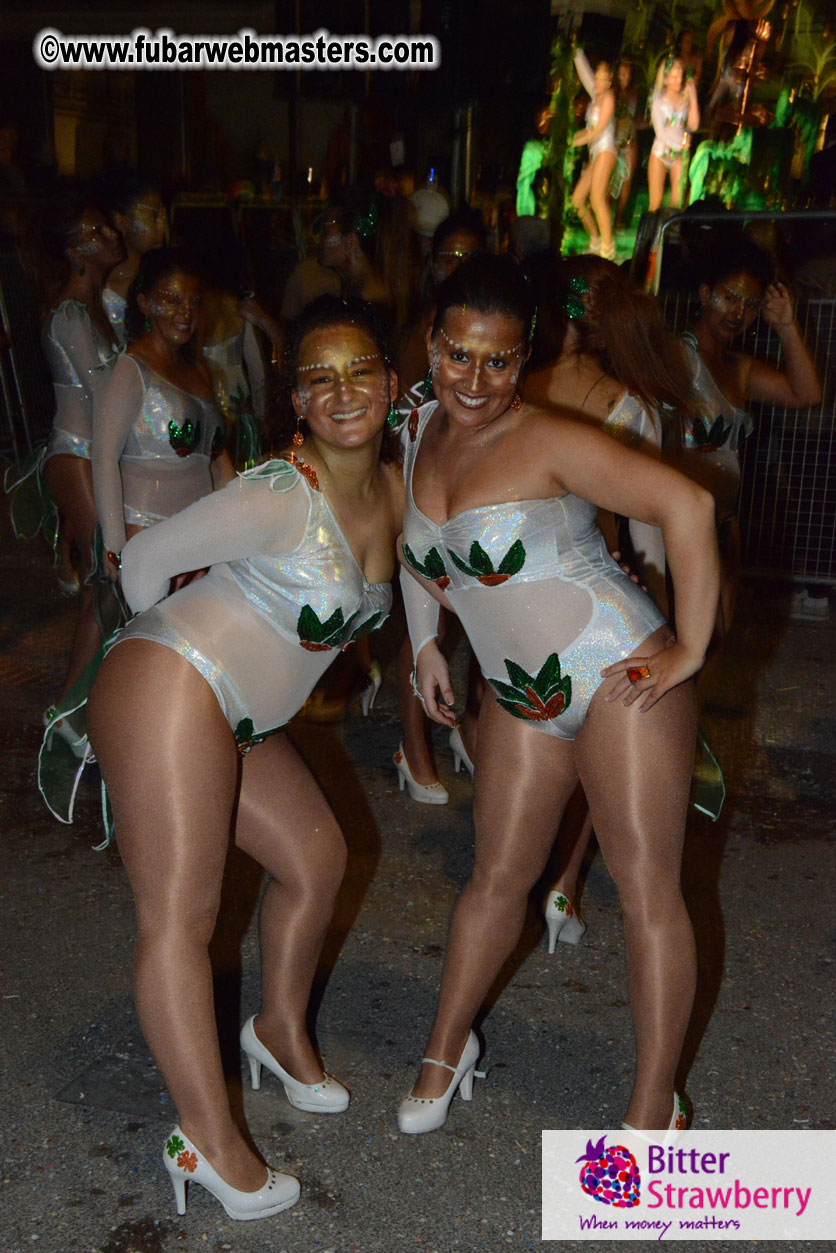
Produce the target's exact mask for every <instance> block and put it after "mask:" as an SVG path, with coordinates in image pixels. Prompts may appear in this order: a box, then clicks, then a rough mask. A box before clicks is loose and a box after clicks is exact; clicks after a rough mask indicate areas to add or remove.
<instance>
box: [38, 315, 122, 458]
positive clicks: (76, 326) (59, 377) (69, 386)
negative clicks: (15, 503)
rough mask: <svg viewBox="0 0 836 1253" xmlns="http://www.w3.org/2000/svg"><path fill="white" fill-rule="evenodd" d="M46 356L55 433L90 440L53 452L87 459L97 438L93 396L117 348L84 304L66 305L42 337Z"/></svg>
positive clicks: (115, 357) (48, 323)
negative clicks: (53, 410)
mask: <svg viewBox="0 0 836 1253" xmlns="http://www.w3.org/2000/svg"><path fill="white" fill-rule="evenodd" d="M42 343H43V349H44V354H45V356H46V359H47V363H48V365H49V373H50V376H51V378H52V385H53V388H54V390H55V418H54V429H55V430H56V431H60V432H62V433H63V434H64V435H65V436H71V437H74V438H76V439H78V440H81V441H84V440H86V441H87V445H86V449H87V450H86V452H84V451H81V450H82V449H83V448H84V447H85V445H84V444H83V443H78V444H75V443H71V442H67V443H66V444H65V446H64V447H63V448H60V449H58V448H55V449H52V450H51V451H50V453H49V455H50V456H54V455H55V454H56V453H57V452H59V451H60V452H62V453H66V454H68V455H69V456H71V457H83V456H87V457H89V455H90V452H89V441H90V439H91V438H92V435H93V393H94V392H95V390H96V388H97V387H99V386H100V385H101V383H102V381H103V380H104V379H105V378H106V377H107V375H108V374H109V373H110V371H111V370H112V368H113V366H114V365H115V363H116V360H117V357H118V355H119V352H118V345H116V344H113V343H108V342H107V341H106V340H105V339H104V338H103V337H102V336H101V335H100V334H99V332H98V330H97V329H96V327H95V326H94V325H93V323H92V322H91V320H90V315H89V314H88V312H87V308H86V306H85V305H83V304H81V302H80V301H78V300H64V301H62V303H61V304H60V305H58V307H57V308H56V309H53V310H52V313H51V314H50V316H49V320H48V322H47V324H46V326H45V328H44V333H43V337H42Z"/></svg>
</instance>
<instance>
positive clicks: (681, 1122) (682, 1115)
mask: <svg viewBox="0 0 836 1253" xmlns="http://www.w3.org/2000/svg"><path fill="white" fill-rule="evenodd" d="M687 1127H688V1110H687V1108H686V1105H685V1102H684V1101H683V1099H682V1097H681V1096H680V1095H679V1093H678V1092H674V1094H673V1114H672V1115H671V1121H670V1126H669V1127H668V1130H667V1133H666V1134H670V1132H671V1131H685V1130H687ZM621 1130H622V1131H632V1132H633V1134H634V1135H637V1136H641V1137H642V1139H644V1140H647V1139H649V1138H650V1137H649V1135H648V1133H647V1132H645V1131H636V1128H635V1127H631V1126H630V1124H629V1123H628V1122H623V1123H622V1124H621Z"/></svg>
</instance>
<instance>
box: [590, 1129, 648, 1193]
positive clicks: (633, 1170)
mask: <svg viewBox="0 0 836 1253" xmlns="http://www.w3.org/2000/svg"><path fill="white" fill-rule="evenodd" d="M606 1138H607V1137H606V1136H601V1139H600V1140H599V1141H598V1143H597V1144H593V1143H592V1141H591V1140H587V1142H586V1152H585V1153H584V1154H583V1155H582V1156H581V1157H579V1158H578V1159H577V1160H578V1161H579V1162H583V1165H582V1166H581V1173H580V1175H579V1180H580V1185H581V1187H582V1188H583V1190H584V1192H585V1193H586V1194H587V1196H591V1197H592V1199H593V1201H600V1202H601V1204H602V1205H612V1206H614V1207H615V1208H616V1209H632V1208H633V1206H634V1205H638V1203H639V1196H640V1193H641V1176H640V1174H639V1168H638V1165H637V1164H636V1159H635V1157H633V1154H632V1153H631V1152H630V1150H629V1149H625V1147H624V1145H623V1144H608V1145H606V1146H605V1145H604V1141H605V1140H606Z"/></svg>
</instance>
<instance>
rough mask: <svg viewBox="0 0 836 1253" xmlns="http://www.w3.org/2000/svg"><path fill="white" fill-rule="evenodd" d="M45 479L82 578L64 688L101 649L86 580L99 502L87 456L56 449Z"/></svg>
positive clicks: (45, 473) (67, 688) (91, 590)
mask: <svg viewBox="0 0 836 1253" xmlns="http://www.w3.org/2000/svg"><path fill="white" fill-rule="evenodd" d="M44 480H45V482H46V486H47V488H48V490H49V494H50V496H51V497H52V499H53V500H54V501H55V505H56V508H57V509H58V512H59V514H60V515H61V519H62V530H63V532H64V537H65V542H66V544H67V546H68V548H70V549H75V552H76V561H77V563H78V575H79V579H80V580H81V596H80V598H79V599H80V601H81V611H80V613H79V618H78V622H77V624H76V629H75V634H74V635H73V644H72V650H71V652H70V662H69V666H68V668H67V676H66V679H65V680H64V687H63V689H62V691H61V695H62V696H63V695H64V693H65V692H67V691H69V689H70V688H71V687H72V685H73V683H75V681H76V679H77V678H78V677H79V675H80V674H81V672H82V671H83V670H84V669H85V667H86V666H88V665H89V663H90V662H91V661H92V660H93V658H94V657H95V655H96V653H97V652H98V649H99V644H100V640H99V630H98V627H97V626H96V620H95V618H94V617H93V589H92V588H90V587H87V586H86V584H85V582H84V580H85V579H86V578H87V575H88V574H89V573H90V559H91V545H92V542H93V528H94V526H95V525H96V519H97V514H96V502H95V500H94V498H93V471H92V468H91V466H90V462H89V461H88V460H87V459H86V458H85V457H71V456H68V455H66V454H64V453H56V454H55V456H53V457H50V458H49V459H48V460H47V462H46V464H45V465H44Z"/></svg>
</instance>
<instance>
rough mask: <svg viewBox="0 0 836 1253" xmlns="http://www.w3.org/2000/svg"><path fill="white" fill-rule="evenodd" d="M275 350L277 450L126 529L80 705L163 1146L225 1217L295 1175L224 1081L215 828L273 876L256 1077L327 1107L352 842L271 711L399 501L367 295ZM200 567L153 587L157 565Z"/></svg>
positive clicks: (329, 648)
mask: <svg viewBox="0 0 836 1253" xmlns="http://www.w3.org/2000/svg"><path fill="white" fill-rule="evenodd" d="M286 351H287V356H286V366H287V370H286V373H287V377H288V378H289V379H291V380H292V381H293V386H294V391H293V408H294V410H295V414H296V421H297V431H296V436H294V439H293V441H292V444H291V445H290V446H291V447H292V455H291V456H290V458H289V460H277V461H270V462H267V463H266V464H264V465H262V466H259V467H258V468H257V469H255V470H253V471H250V472H248V473H246V474H244V475H242V476H240V477H239V478H237V479H236V480H235V481H234V482H233V483H231V484H229V485H228V486H227V487H226V488H225V489H224V490H223V491H221V492H217V493H215V494H213V495H211V496H208V497H206V498H205V499H203V500H200V501H198V502H197V503H196V504H194V505H192V506H190V507H189V508H188V509H186V510H184V511H183V512H181V513H178V514H177V516H176V517H173V518H170V519H168V520H167V521H165V522H161V523H160V524H159V525H158V526H154V527H151V528H149V529H148V530H146V531H143V532H142V533H141V534H140V535H137V536H135V537H134V538H133V539H131V540H130V541H129V542H128V544H127V546H126V547H125V550H124V552H123V554H122V571H121V578H122V587H123V592H124V595H125V598H126V600H127V601H128V603H129V605H130V606H131V608H132V609H134V610H136V611H138V614H139V616H138V617H136V618H134V619H133V620H132V621H131V622H130V624H129V625H128V626H127V627H126V629H125V630H124V631H123V632H122V633H121V635H120V636H119V637H118V639H117V641H116V643H115V645H114V646H113V648H112V649H111V651H110V652H109V653H108V655H107V657H106V658H105V660H104V663H103V665H102V668H101V670H100V672H99V675H98V677H97V679H96V682H95V685H94V687H93V691H92V693H91V695H90V700H89V706H88V721H89V728H90V739H91V743H92V745H93V747H94V749H95V752H96V757H97V760H98V762H99V765H100V766H101V770H102V774H103V776H104V779H105V782H106V784H107V790H108V796H109V798H110V803H111V805H112V807H113V815H114V819H115V826H116V838H117V840H118V845H119V851H120V853H121V856H122V859H123V861H124V863H125V866H126V869H127V871H128V875H129V878H130V881H131V887H132V888H133V891H134V895H135V898H136V908H137V919H138V931H139V934H138V941H137V948H136V958H135V968H134V985H135V993H136V1002H137V1008H138V1011H139V1016H140V1021H141V1023H142V1028H143V1031H144V1033H145V1036H146V1039H147V1040H148V1043H149V1046H150V1048H151V1050H152V1052H153V1054H154V1056H155V1058H156V1060H157V1062H158V1064H159V1067H160V1070H161V1071H162V1073H163V1075H164V1077H165V1080H166V1083H167V1085H168V1088H169V1091H170V1093H171V1096H172V1099H173V1101H174V1104H175V1106H176V1107H177V1111H178V1119H179V1125H178V1126H177V1127H176V1128H175V1130H174V1132H173V1133H172V1134H171V1136H169V1138H168V1139H167V1141H166V1144H165V1148H164V1153H163V1161H164V1164H165V1166H166V1169H167V1170H168V1171H169V1173H170V1175H171V1178H172V1183H173V1186H174V1191H175V1195H176V1198H177V1203H178V1210H179V1212H180V1213H182V1212H184V1205H185V1199H184V1187H185V1183H186V1182H187V1181H188V1180H190V1179H191V1180H192V1181H196V1182H198V1183H201V1184H202V1185H203V1186H204V1187H205V1188H207V1189H208V1190H209V1191H210V1192H211V1193H212V1194H213V1195H214V1196H215V1197H217V1199H218V1200H219V1201H220V1202H221V1204H222V1205H223V1206H224V1208H225V1209H226V1211H227V1213H228V1214H229V1215H230V1217H232V1218H238V1219H246V1218H261V1217H267V1216H268V1215H270V1214H273V1213H276V1212H277V1211H279V1210H281V1209H284V1208H285V1207H287V1206H288V1205H292V1204H293V1203H294V1201H295V1200H296V1198H297V1197H298V1195H299V1184H298V1182H297V1181H296V1180H295V1179H293V1178H292V1177H291V1176H288V1175H277V1174H276V1172H275V1171H268V1170H267V1168H266V1167H265V1165H264V1163H263V1162H262V1161H261V1159H260V1157H259V1156H258V1154H257V1153H256V1152H254V1150H253V1148H252V1147H251V1145H250V1143H249V1142H248V1141H247V1140H246V1139H245V1138H244V1137H243V1136H242V1134H241V1131H240V1130H239V1128H238V1126H237V1124H236V1122H235V1120H234V1118H233V1115H232V1111H231V1109H230V1105H229V1098H228V1094H227V1090H226V1085H225V1083H224V1075H223V1070H222V1067H221V1058H220V1053H219V1048H218V1036H217V1030H216V1026H215V1019H214V1008H213V999H212V977H211V969H210V963H209V954H208V944H209V940H210V938H211V936H212V933H213V931H214V928H215V922H216V917H217V912H218V901H219V894H220V888H221V879H222V875H223V868H224V861H225V858H226V854H227V849H228V845H229V840H230V834H231V835H232V838H233V839H234V841H235V843H236V844H237V845H238V846H239V847H240V848H242V849H244V850H245V852H247V853H249V854H250V856H252V857H254V858H255V859H256V861H258V862H259V863H260V864H261V865H263V866H264V868H265V869H266V870H267V871H268V873H269V874H270V876H271V879H270V882H269V884H268V886H267V890H266V893H265V896H264V901H263V905H262V913H261V971H262V1007H261V1010H260V1012H259V1013H258V1014H257V1016H256V1017H255V1018H250V1019H249V1020H248V1022H247V1023H246V1024H245V1026H244V1028H243V1031H242V1033H241V1043H242V1047H243V1049H244V1051H245V1053H246V1054H247V1055H248V1057H249V1059H250V1066H251V1070H252V1075H253V1081H254V1085H255V1086H258V1080H259V1077H260V1071H261V1068H262V1067H264V1068H265V1069H266V1070H269V1071H270V1072H271V1073H272V1074H274V1075H276V1076H277V1077H278V1078H279V1080H280V1082H281V1083H282V1084H283V1086H284V1090H285V1093H286V1095H287V1097H288V1100H289V1101H290V1102H291V1104H292V1105H294V1106H295V1107H296V1108H297V1109H302V1110H308V1111H310V1112H313V1113H324V1114H328V1113H330V1114H336V1113H339V1112H340V1111H342V1110H344V1109H346V1108H347V1106H348V1101H349V1094H348V1092H347V1090H346V1089H345V1088H344V1087H343V1086H342V1084H340V1083H338V1082H337V1080H336V1079H332V1078H330V1077H329V1076H327V1075H325V1074H323V1068H322V1065H321V1063H320V1061H319V1059H318V1057H317V1054H316V1052H315V1050H314V1047H313V1044H312V1042H311V1040H310V1038H309V1036H308V1032H307V1026H306V1012H307V1006H308V999H309V996H310V989H311V982H312V980H313V977H314V972H315V969H316V964H317V960H318V958H319V954H320V952H321V949H322V945H323V942H324V940H325V935H326V932H327V929H328V925H329V922H330V919H331V914H332V911H333V907H334V901H335V898H336V894H337V891H338V889H339V886H340V883H341V881H342V878H343V874H344V870H345V862H346V849H345V843H344V841H343V837H342V834H341V832H340V830H339V828H338V826H337V824H336V821H335V819H334V816H333V814H332V813H331V810H330V809H329V807H328V805H327V803H326V801H325V799H324V797H323V795H322V793H321V792H320V790H319V788H318V787H317V785H316V783H315V782H314V780H313V778H312V777H311V775H310V773H309V772H308V770H307V768H306V767H305V765H304V764H303V762H302V761H301V759H300V758H299V756H298V755H297V753H296V751H295V749H294V748H293V747H292V745H291V743H290V741H289V740H288V739H287V737H286V736H285V735H284V734H283V728H284V726H285V725H286V724H287V722H288V721H289V720H290V719H291V718H292V717H293V716H294V714H295V713H296V712H297V711H298V709H299V708H300V706H301V705H302V703H303V702H304V700H305V698H306V697H307V695H308V693H309V692H310V691H311V689H312V687H313V685H314V684H315V683H316V681H317V679H318V678H319V677H320V675H322V674H323V672H324V671H325V669H326V668H327V667H328V665H329V664H330V663H331V661H332V660H333V659H334V657H335V656H337V655H338V654H339V652H340V650H341V649H342V648H344V647H345V646H346V645H347V644H348V643H349V642H350V641H351V640H352V639H354V638H356V637H357V636H358V635H360V634H362V633H363V632H364V631H368V630H370V629H374V628H375V627H377V626H379V625H380V623H381V622H382V620H383V619H384V618H385V616H386V614H387V613H388V611H389V607H390V604H391V588H390V580H391V578H392V574H393V567H394V545H395V540H396V537H397V535H398V533H399V531H400V526H401V518H402V509H403V489H402V480H401V475H400V469H399V467H398V466H397V465H396V464H394V463H393V462H392V460H384V459H382V457H381V452H382V448H383V444H384V439H385V436H384V432H385V429H386V419H387V415H388V414H389V412H390V411H391V409H390V406H391V404H392V402H393V401H394V399H395V397H396V395H397V379H396V376H395V373H394V371H393V370H392V368H391V366H390V360H391V358H390V355H389V352H388V349H387V347H386V344H385V342H384V340H383V338H382V336H381V334H380V332H379V331H378V329H377V325H376V322H375V321H374V320H373V318H372V315H370V313H369V312H368V310H367V308H366V307H365V306H363V305H360V304H359V303H358V302H351V301H340V300H337V299H335V298H333V297H325V298H324V299H323V300H322V301H320V302H317V303H315V304H314V305H312V306H310V307H309V308H308V309H307V310H306V311H305V312H304V313H303V314H302V315H301V317H300V318H299V319H298V321H297V322H296V323H294V325H293V327H291V330H290V332H289V340H288V346H287V350H286ZM292 429H293V428H292V426H291V427H290V430H292ZM289 433H290V432H289V431H288V435H289ZM383 451H384V455H385V456H389V457H391V455H392V451H393V450H392V449H391V448H388V447H387V448H386V449H383ZM394 452H395V453H396V452H397V444H395V447H394ZM205 566H211V569H210V571H209V573H208V574H207V575H206V576H205V577H204V578H202V579H199V580H197V581H196V582H193V583H191V584H189V585H188V586H187V587H184V588H183V589H182V590H180V591H178V592H176V593H175V594H174V595H173V596H170V597H169V598H168V599H164V597H165V595H166V591H167V589H168V586H169V580H170V578H171V577H172V576H174V575H176V574H179V573H181V572H182V571H184V570H191V569H195V568H198V567H205Z"/></svg>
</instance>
